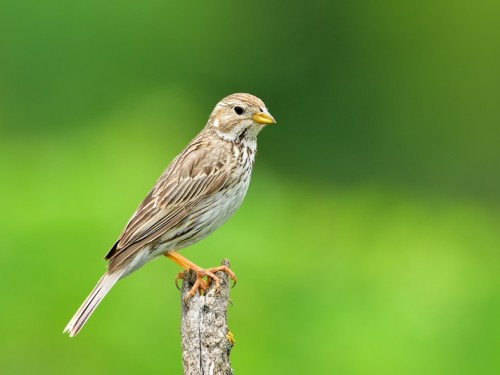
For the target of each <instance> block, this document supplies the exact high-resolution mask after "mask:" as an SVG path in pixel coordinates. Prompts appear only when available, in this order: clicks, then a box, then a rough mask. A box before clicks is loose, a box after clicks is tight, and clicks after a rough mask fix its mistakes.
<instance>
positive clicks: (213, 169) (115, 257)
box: [105, 142, 232, 271]
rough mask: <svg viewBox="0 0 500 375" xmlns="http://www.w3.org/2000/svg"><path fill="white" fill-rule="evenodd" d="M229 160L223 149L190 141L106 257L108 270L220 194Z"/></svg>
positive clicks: (114, 267)
mask: <svg viewBox="0 0 500 375" xmlns="http://www.w3.org/2000/svg"><path fill="white" fill-rule="evenodd" d="M231 157H232V153H230V152H228V150H227V149H225V148H220V149H217V150H213V149H212V150H209V149H207V148H206V147H203V145H202V144H201V143H199V142H192V143H191V144H190V145H189V146H188V147H187V148H186V150H184V152H183V153H181V154H180V155H179V156H178V157H177V158H176V159H175V160H174V161H173V162H172V164H171V165H170V166H169V167H168V168H167V170H166V171H165V172H164V173H163V174H162V176H161V177H160V179H159V180H158V181H157V182H156V184H155V186H154V187H153V189H152V190H151V191H150V192H149V194H148V195H147V196H146V198H145V199H144V201H143V202H142V203H141V204H140V206H139V208H138V209H137V210H136V212H135V213H134V215H133V216H132V218H131V219H130V221H129V222H128V224H127V226H126V227H125V229H124V230H123V232H122V234H121V235H120V237H119V239H118V241H117V242H116V244H115V245H114V246H113V248H112V249H111V250H110V251H109V253H108V254H107V255H106V257H105V259H106V260H109V264H108V269H109V270H110V271H112V270H114V269H116V268H117V267H118V266H119V265H120V264H122V263H123V261H124V260H126V259H128V258H129V257H130V256H131V255H133V254H134V253H135V252H136V251H137V250H139V249H140V248H142V247H143V246H144V245H145V244H147V243H149V242H151V241H153V240H155V239H157V238H158V237H160V236H161V235H162V234H164V233H165V232H166V231H168V230H169V229H172V228H174V227H175V226H176V225H177V224H179V223H180V222H181V221H182V220H183V219H185V218H186V217H187V216H188V215H189V214H190V213H191V211H192V209H193V207H195V206H196V205H198V204H199V203H200V202H202V201H203V199H205V198H206V197H209V196H210V195H212V194H214V193H216V192H217V191H219V189H220V188H221V187H222V186H223V185H224V184H225V182H226V181H227V180H228V178H229V175H230V168H228V165H229V164H230V163H231Z"/></svg>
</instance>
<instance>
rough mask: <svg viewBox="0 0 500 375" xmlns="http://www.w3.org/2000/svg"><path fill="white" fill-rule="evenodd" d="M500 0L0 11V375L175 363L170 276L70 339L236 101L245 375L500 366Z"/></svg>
mask: <svg viewBox="0 0 500 375" xmlns="http://www.w3.org/2000/svg"><path fill="white" fill-rule="evenodd" d="M499 11H500V3H499V2H498V1H493V0H491V1H477V2H468V1H460V0H459V1H456V0H454V1H452V0H442V1H430V0H424V1H419V2H400V1H389V0H375V1H367V0H365V1H357V2H345V1H326V0H323V1H321V0H313V1H309V2H296V3H292V2H284V1H283V2H267V1H263V0H257V1H253V2H239V1H200V2H186V1H182V2H181V1H175V2H173V1H154V0H146V1H142V2H139V1H128V0H120V1H116V0H107V1H96V0H88V1H85V2H68V1H63V0H59V1H55V0H47V1H43V2H40V1H34V0H26V1H17V0H1V2H0V136H1V139H0V156H1V157H0V171H1V176H2V177H1V183H0V197H1V200H2V211H3V214H2V215H1V219H0V220H1V222H0V224H1V228H2V230H1V233H2V235H1V236H0V249H1V261H0V291H1V294H0V297H1V308H0V373H1V374H89V373H91V374H96V375H97V374H138V373H144V374H164V373H169V374H170V373H172V374H176V373H177V374H178V373H180V372H181V353H180V339H179V315H180V312H179V305H180V302H179V294H178V291H177V290H176V289H175V287H174V286H173V279H174V276H175V274H176V273H177V272H178V268H177V266H176V265H174V264H173V263H171V262H169V261H167V260H166V259H159V260H157V261H154V262H152V263H151V264H148V265H147V266H145V267H144V268H142V269H141V270H140V271H138V272H137V273H135V274H134V275H132V276H131V277H129V278H127V279H125V280H123V281H121V282H120V283H119V284H118V285H117V287H116V288H115V289H113V291H112V293H111V294H110V295H109V296H108V297H107V298H106V300H105V301H104V303H103V304H102V305H101V306H100V307H99V309H98V310H97V312H96V314H95V315H94V316H93V317H92V319H91V320H90V321H89V323H88V325H87V326H86V327H85V329H84V330H83V331H82V333H81V334H80V335H79V336H78V337H77V338H75V339H69V338H68V337H67V336H65V335H62V333H61V332H62V329H63V327H64V326H65V324H66V323H67V321H68V320H69V318H70V317H71V316H72V314H73V313H74V311H75V310H76V308H77V307H78V306H79V304H80V303H81V302H82V300H83V299H84V297H85V296H86V295H87V293H88V292H89V291H90V290H91V288H92V287H93V285H94V283H95V282H96V281H97V280H98V278H99V277H100V275H101V274H102V273H103V272H104V270H105V264H104V263H103V262H102V261H101V259H102V257H103V256H104V254H105V253H106V252H107V250H108V249H109V248H110V246H111V245H112V244H113V243H114V240H115V238H116V237H117V236H118V234H119V233H120V231H121V229H122V227H123V226H124V224H125V223H126V222H127V220H128V218H129V217H130V215H131V214H132V212H133V211H134V209H135V208H136V206H137V205H138V204H139V202H140V201H141V199H142V198H143V197H144V196H145V194H146V193H147V191H148V190H149V188H150V187H151V186H152V184H153V183H154V181H155V180H156V178H157V177H158V176H159V174H160V173H161V172H162V170H163V168H164V167H165V166H166V165H167V164H168V162H169V161H170V160H171V159H172V158H173V157H174V156H175V155H176V154H177V153H178V152H180V150H181V149H182V148H183V147H184V146H185V145H186V144H187V142H188V141H189V140H190V139H191V138H192V137H193V136H194V135H195V134H196V133H197V132H198V131H199V130H200V129H201V127H202V126H203V125H204V123H205V121H206V119H207V117H208V115H209V113H210V111H211V110H212V108H213V106H214V105H215V104H216V103H217V102H218V101H219V100H220V99H221V98H222V97H224V96H225V95H228V94H230V93H233V92H250V93H253V94H255V95H258V96H259V97H261V98H262V99H263V100H264V101H265V102H266V104H267V106H268V107H269V109H270V111H271V113H272V114H273V115H274V116H275V117H276V118H277V120H278V125H277V126H276V127H269V128H267V129H265V131H264V132H263V133H262V134H261V136H260V141H259V155H258V158H257V163H256V170H255V172H254V176H253V181H252V184H251V187H250V190H249V193H248V195H247V199H246V201H245V203H244V204H243V206H242V209H241V210H240V211H239V212H238V214H237V215H236V216H235V217H234V218H233V219H232V220H230V221H229V222H228V223H227V224H226V225H225V226H224V227H223V228H222V229H220V230H219V231H217V232H216V233H214V234H213V235H212V236H211V237H209V238H208V239H206V240H205V241H202V242H201V243H199V244H197V245H195V246H193V247H191V248H189V249H186V250H184V252H183V254H184V255H185V256H187V257H189V258H190V259H192V260H193V261H195V262H197V263H199V264H201V265H204V266H213V265H216V264H218V263H219V261H220V260H221V259H222V258H223V257H228V258H229V259H230V260H231V261H232V266H233V270H234V271H235V272H236V273H237V275H238V278H239V283H238V286H237V287H236V288H235V289H233V291H232V299H233V302H234V306H233V307H232V308H231V309H230V312H229V319H230V327H231V329H232V330H233V332H234V334H235V338H236V346H235V347H234V350H233V352H232V365H233V367H234V368H235V370H236V373H237V374H242V375H243V374H304V373H311V374H342V375H344V374H346V375H350V374H353V375H354V374H498V373H500V355H499V353H500V272H499V261H500V255H499V250H500V220H499V219H500V198H499V195H498V193H499V190H500V173H499V166H500V147H499V141H500V70H499V67H500V43H499V40H500V26H499V22H498V20H499Z"/></svg>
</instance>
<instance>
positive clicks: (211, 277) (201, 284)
mask: <svg viewBox="0 0 500 375" xmlns="http://www.w3.org/2000/svg"><path fill="white" fill-rule="evenodd" d="M193 271H194V272H195V273H196V281H195V282H194V284H193V286H192V287H191V289H189V291H188V292H187V293H186V295H185V296H184V303H186V304H187V303H188V301H189V300H190V299H191V297H193V296H194V295H195V294H196V292H199V293H200V295H203V294H204V293H206V291H207V290H208V288H209V287H210V285H212V282H213V283H215V286H214V290H215V293H219V289H220V280H219V278H218V277H217V276H216V275H215V273H216V272H220V271H222V272H225V273H226V274H227V275H228V276H229V277H230V278H231V280H233V282H234V284H233V286H234V285H236V275H235V274H234V272H233V271H231V270H230V269H229V267H226V266H219V267H213V268H207V269H201V268H199V269H194V270H193ZM179 279H184V272H180V273H179V274H178V275H177V277H176V279H175V281H176V284H177V281H178V280H179Z"/></svg>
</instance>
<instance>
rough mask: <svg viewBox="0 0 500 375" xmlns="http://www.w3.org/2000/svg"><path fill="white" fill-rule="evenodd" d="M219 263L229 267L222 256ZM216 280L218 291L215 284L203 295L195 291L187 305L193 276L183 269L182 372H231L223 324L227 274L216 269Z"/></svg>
mask: <svg viewBox="0 0 500 375" xmlns="http://www.w3.org/2000/svg"><path fill="white" fill-rule="evenodd" d="M222 265H225V266H227V267H229V261H228V260H226V259H224V260H223V261H222ZM216 276H217V277H218V278H219V280H220V289H219V292H218V293H216V292H215V283H212V285H211V286H210V287H209V289H208V291H207V292H206V294H205V295H203V296H200V295H199V294H198V293H196V295H195V296H194V297H192V298H190V299H189V300H188V302H187V304H186V303H185V302H184V296H185V295H186V293H187V292H188V291H189V290H190V289H191V287H192V286H193V284H194V282H195V279H196V275H195V273H194V272H193V271H185V272H184V281H183V284H182V293H181V337H182V366H183V373H184V375H232V373H233V372H232V369H231V364H230V363H229V354H230V352H231V348H232V346H233V344H234V340H233V339H232V334H231V333H230V331H229V329H228V326H227V305H228V300H229V289H230V283H229V277H228V275H227V274H226V273H224V272H217V273H216Z"/></svg>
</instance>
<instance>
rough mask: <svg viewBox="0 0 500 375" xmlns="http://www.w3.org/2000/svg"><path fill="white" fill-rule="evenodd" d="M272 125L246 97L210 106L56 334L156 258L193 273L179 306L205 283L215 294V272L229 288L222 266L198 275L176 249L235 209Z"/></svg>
mask: <svg viewBox="0 0 500 375" xmlns="http://www.w3.org/2000/svg"><path fill="white" fill-rule="evenodd" d="M275 123H276V120H275V119H274V117H273V116H272V115H271V114H270V112H269V110H268V109H267V108H266V106H265V104H264V102H263V101H262V100H261V99H259V98H258V97H256V96H254V95H251V94H246V93H236V94H232V95H229V96H227V97H225V98H223V99H222V100H221V101H220V102H219V103H217V105H216V106H215V108H214V109H213V111H212V113H211V114H210V116H209V118H208V121H207V123H206V125H205V127H204V128H203V129H202V130H201V132H200V133H199V134H198V135H197V136H196V137H194V138H193V139H192V140H191V142H190V143H189V144H188V145H187V146H186V148H185V149H184V150H183V151H182V152H181V153H180V154H179V155H178V156H177V157H176V158H174V160H173V161H172V162H171V163H170V165H169V166H168V167H167V168H166V169H165V171H164V172H163V173H162V174H161V176H160V177H159V179H158V180H157V181H156V183H155V185H154V186H153V188H152V189H151V191H150V192H149V193H148V194H147V196H146V197H145V198H144V200H143V201H142V203H141V204H140V205H139V207H138V208H137V210H136V211H135V213H134V214H133V215H132V217H131V218H130V220H129V221H128V223H127V224H126V226H125V228H124V229H123V231H122V233H121V234H120V236H119V237H118V240H117V241H116V243H115V244H114V245H113V247H112V248H111V249H110V250H109V252H108V253H107V254H106V256H105V258H104V259H105V260H106V261H107V262H108V263H107V271H106V273H105V274H104V275H103V276H102V277H101V278H100V280H99V281H98V283H97V285H96V286H95V287H94V289H93V290H92V292H91V293H90V294H89V295H88V297H87V298H86V299H85V301H84V302H83V303H82V305H81V306H80V308H79V309H78V310H77V312H76V313H75V314H74V316H73V317H72V318H71V320H70V321H69V323H68V325H67V326H66V327H65V329H64V331H63V332H64V333H68V334H69V336H70V337H73V336H75V335H76V334H78V332H80V330H81V329H82V327H83V326H84V324H85V323H86V322H87V320H88V319H89V317H90V315H91V314H92V313H93V312H94V310H95V309H96V307H97V306H98V305H99V303H100V302H101V301H102V299H103V298H104V297H105V296H106V295H107V294H108V292H109V291H110V290H111V288H112V287H113V286H114V285H115V284H116V283H117V282H118V280H120V279H122V278H124V277H125V276H127V275H129V274H130V273H132V272H134V271H136V270H137V269H139V268H140V267H141V266H143V265H144V264H145V263H147V262H149V261H150V260H152V259H154V258H157V257H160V256H163V255H164V256H166V257H167V258H169V259H171V260H172V261H174V262H175V263H177V264H178V265H179V266H181V267H182V268H183V269H184V270H188V269H191V270H193V271H194V272H195V273H196V282H195V284H194V286H193V287H192V288H191V289H190V290H189V292H188V294H187V295H186V297H185V302H186V301H187V299H189V298H190V297H192V296H194V295H195V293H196V291H197V290H203V289H206V287H207V285H208V284H209V283H211V282H212V281H213V282H214V283H215V288H216V290H217V289H218V287H219V280H218V278H217V277H216V276H215V274H214V273H215V272H218V271H224V272H226V273H227V274H228V275H229V276H230V277H231V278H232V279H233V280H234V281H235V282H236V276H235V274H234V273H233V272H232V271H231V270H230V269H229V268H228V267H225V266H220V267H214V268H208V269H203V268H201V267H199V266H197V265H196V264H194V263H193V262H191V261H190V260H188V259H187V258H185V257H183V256H181V255H180V254H179V253H178V250H181V249H183V248H186V247H188V246H190V245H192V244H194V243H196V242H198V241H200V240H202V239H203V238H205V237H207V236H208V235H210V234H211V233H212V232H213V231H215V230H216V229H217V228H219V227H220V226H221V225H222V224H223V223H224V222H225V221H226V220H227V219H229V218H230V217H231V216H232V215H233V214H234V212H235V211H236V210H237V209H238V208H239V207H240V205H241V204H242V202H243V199H244V197H245V195H246V192H247V190H248V186H249V183H250V176H251V173H252V168H253V165H254V161H255V155H256V152H257V135H258V134H259V132H260V131H261V130H262V129H263V128H264V127H265V126H267V125H270V124H275ZM179 275H180V274H179ZM178 277H179V276H178ZM204 278H206V280H207V281H205V279H204ZM176 281H177V279H176Z"/></svg>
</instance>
